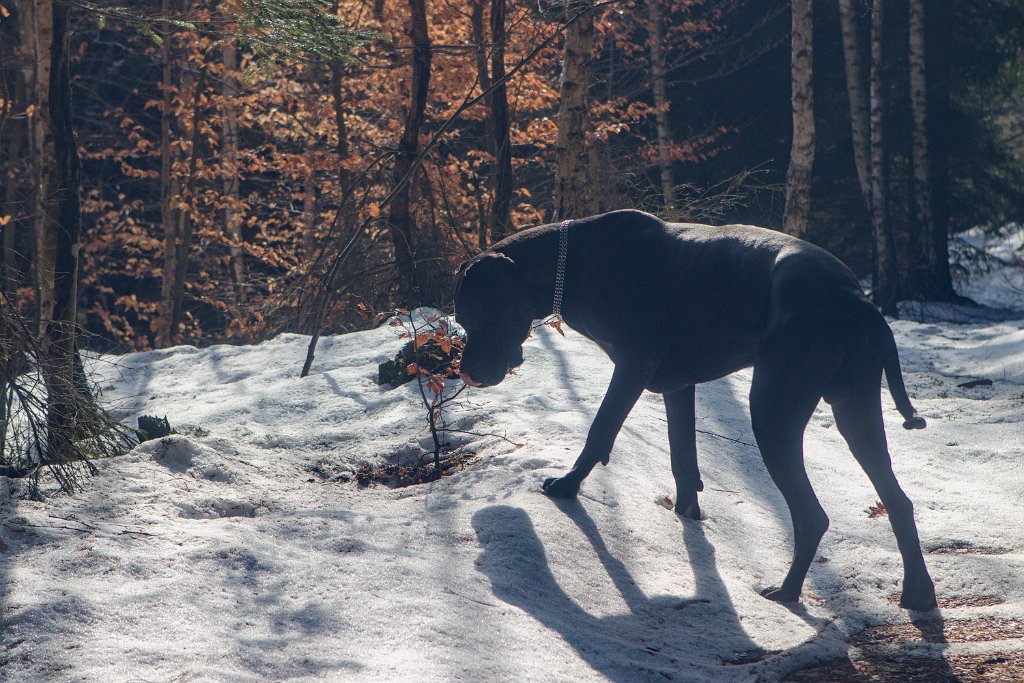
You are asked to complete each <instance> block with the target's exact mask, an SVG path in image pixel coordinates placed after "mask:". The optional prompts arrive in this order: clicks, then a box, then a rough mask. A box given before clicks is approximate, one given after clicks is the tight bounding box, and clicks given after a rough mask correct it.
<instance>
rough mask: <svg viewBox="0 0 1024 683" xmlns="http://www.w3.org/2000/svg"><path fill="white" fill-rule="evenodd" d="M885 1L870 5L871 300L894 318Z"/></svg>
mask: <svg viewBox="0 0 1024 683" xmlns="http://www.w3.org/2000/svg"><path fill="white" fill-rule="evenodd" d="M884 9H885V0H874V2H873V4H872V6H871V78H870V80H871V83H870V99H871V202H870V204H871V223H872V228H873V233H874V244H875V268H874V271H875V272H874V286H873V288H872V293H871V294H872V298H873V299H874V302H875V305H877V306H880V307H881V309H882V312H883V313H885V314H886V315H895V313H896V300H897V297H898V292H897V286H898V274H897V270H896V249H895V244H894V240H893V237H892V226H891V225H890V224H889V210H888V209H889V207H888V202H887V196H886V195H887V192H886V189H887V185H888V174H887V168H886V159H885V137H884V130H883V127H884V122H885V102H884V99H883V92H882V87H883V83H882V67H883V64H882V60H883V58H884V54H883V44H882V31H883V28H884V25H885V24H884V19H885V15H884Z"/></svg>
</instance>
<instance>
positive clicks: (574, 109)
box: [553, 0, 594, 221]
mask: <svg viewBox="0 0 1024 683" xmlns="http://www.w3.org/2000/svg"><path fill="white" fill-rule="evenodd" d="M565 18H566V21H571V22H572V23H571V24H570V25H569V27H568V28H567V29H566V31H565V56H564V57H563V59H562V76H561V79H560V85H561V97H560V99H559V105H558V135H557V138H556V139H555V155H556V164H557V167H556V169H555V196H554V205H555V206H554V217H553V218H554V220H556V221H558V220H565V219H567V218H574V217H575V218H579V217H583V216H587V215H589V214H590V213H591V211H590V207H591V202H590V192H589V186H588V182H587V180H588V179H587V162H586V160H587V128H588V126H589V116H588V113H589V110H588V108H587V91H588V89H589V87H590V74H589V71H590V53H591V51H592V49H593V46H594V12H593V5H592V2H591V0H565Z"/></svg>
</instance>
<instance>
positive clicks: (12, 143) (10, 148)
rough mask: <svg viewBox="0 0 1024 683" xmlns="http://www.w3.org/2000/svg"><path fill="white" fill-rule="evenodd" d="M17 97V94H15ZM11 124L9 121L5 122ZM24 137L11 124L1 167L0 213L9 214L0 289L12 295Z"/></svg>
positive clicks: (0, 228)
mask: <svg viewBox="0 0 1024 683" xmlns="http://www.w3.org/2000/svg"><path fill="white" fill-rule="evenodd" d="M15 97H17V95H15ZM7 125H8V126H11V122H8V123H7ZM24 139H25V134H24V128H22V127H21V125H20V122H17V123H15V125H13V126H11V132H10V135H9V137H8V139H7V167H6V168H3V169H2V172H3V173H5V174H6V176H7V177H6V178H5V179H4V180H5V182H4V207H3V209H2V210H0V215H6V216H10V219H9V221H8V223H7V225H4V226H0V231H2V232H3V240H2V246H0V249H2V251H0V291H4V292H7V293H8V294H11V295H13V293H14V291H15V290H17V288H18V265H17V242H16V241H15V237H16V235H17V232H16V231H17V225H18V220H17V216H18V214H19V213H21V212H20V211H19V206H20V204H19V202H18V179H17V177H16V173H17V171H16V170H15V165H16V164H17V163H18V159H19V157H20V156H21V154H22V146H23V142H24Z"/></svg>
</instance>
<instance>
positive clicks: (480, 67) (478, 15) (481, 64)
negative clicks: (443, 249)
mask: <svg viewBox="0 0 1024 683" xmlns="http://www.w3.org/2000/svg"><path fill="white" fill-rule="evenodd" d="M472 2H473V6H472V8H471V10H470V15H469V28H470V40H471V41H472V42H473V44H474V45H476V55H475V56H476V79H477V81H478V82H479V84H480V90H481V92H486V91H487V90H489V89H490V87H491V70H490V67H489V66H488V64H487V36H486V35H485V33H484V4H485V2H486V0H472ZM486 102H487V109H488V116H487V120H486V121H485V124H484V125H485V126H486V128H487V139H488V143H489V146H490V148H491V149H490V151H491V153H492V154H493V153H494V139H495V133H494V111H493V109H492V108H491V103H490V99H489V98H488V99H487V100H486ZM495 177H496V176H495V174H494V172H493V171H492V173H491V178H492V183H493V180H494V178H495ZM481 185H482V184H481V183H477V184H476V191H475V198H476V204H477V213H478V214H479V225H480V228H479V230H480V232H479V235H478V236H477V237H478V238H477V245H478V246H479V247H480V250H481V251H483V250H484V249H486V248H487V243H488V240H487V231H488V228H490V227H491V222H492V221H491V217H492V215H493V213H492V210H491V206H490V205H489V203H488V199H490V197H488V196H487V195H486V193H485V192H484V188H483V187H481ZM492 190H493V188H492Z"/></svg>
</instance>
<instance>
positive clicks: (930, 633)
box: [852, 617, 1024, 647]
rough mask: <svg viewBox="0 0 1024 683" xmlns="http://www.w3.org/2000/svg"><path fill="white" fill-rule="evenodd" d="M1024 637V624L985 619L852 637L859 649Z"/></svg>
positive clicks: (895, 626) (889, 629)
mask: <svg viewBox="0 0 1024 683" xmlns="http://www.w3.org/2000/svg"><path fill="white" fill-rule="evenodd" d="M1012 638H1024V621H1016V620H1014V619H1002V618H999V617H982V618H980V619H948V620H945V621H941V620H936V621H926V622H920V623H918V624H888V625H886V626H872V627H871V628H866V629H864V630H863V631H861V632H860V633H858V634H857V635H856V636H854V637H853V641H852V642H853V644H854V645H856V646H858V647H871V646H875V645H899V644H905V643H915V642H922V641H923V642H925V643H975V642H981V641H986V640H1010V639H1012Z"/></svg>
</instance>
